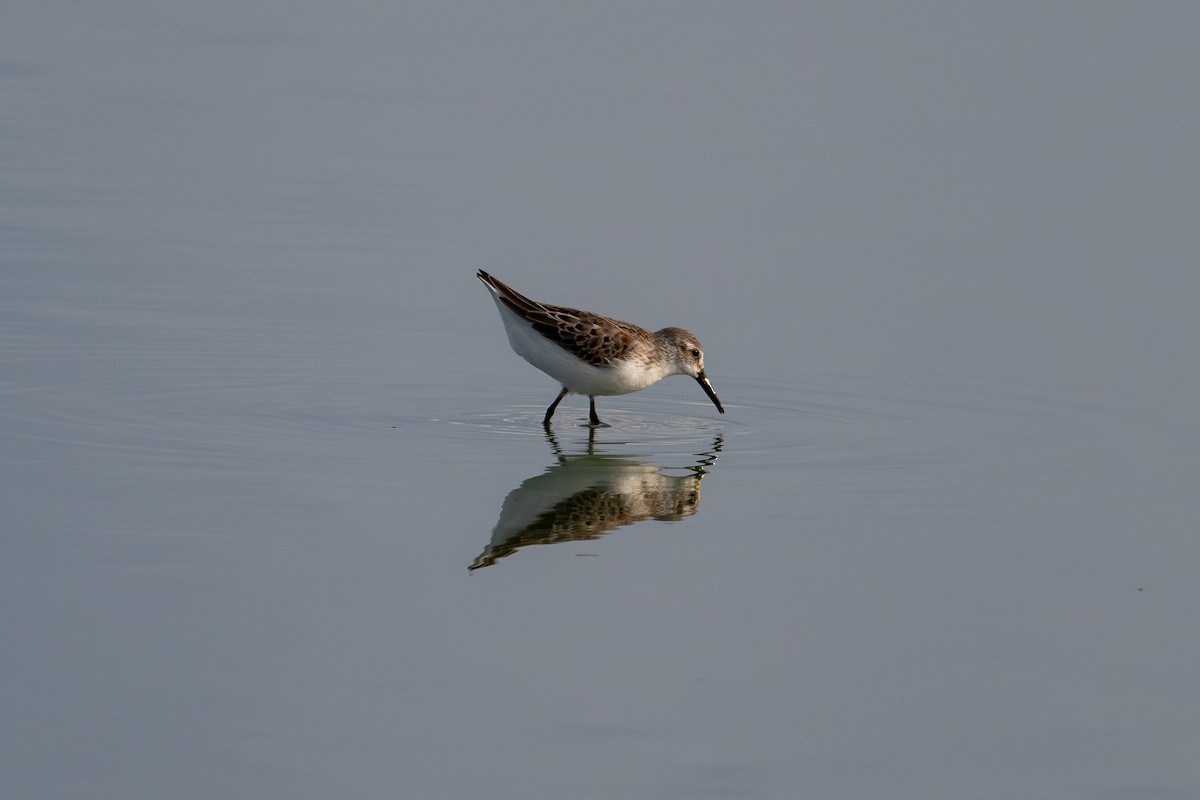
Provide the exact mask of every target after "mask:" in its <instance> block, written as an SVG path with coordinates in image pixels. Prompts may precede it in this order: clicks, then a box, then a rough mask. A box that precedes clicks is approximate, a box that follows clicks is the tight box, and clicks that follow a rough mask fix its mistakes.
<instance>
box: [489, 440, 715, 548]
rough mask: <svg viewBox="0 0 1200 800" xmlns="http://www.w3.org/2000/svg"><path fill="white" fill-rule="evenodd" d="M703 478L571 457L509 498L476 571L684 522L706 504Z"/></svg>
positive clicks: (611, 460)
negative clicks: (568, 544)
mask: <svg viewBox="0 0 1200 800" xmlns="http://www.w3.org/2000/svg"><path fill="white" fill-rule="evenodd" d="M700 477H701V475H700V474H698V473H689V474H687V475H681V476H674V475H664V474H662V473H661V472H660V471H659V468H658V467H654V466H650V465H648V464H642V463H638V462H635V461H629V460H627V459H620V458H612V457H600V456H593V457H586V458H568V459H565V460H563V461H562V463H559V464H557V465H555V466H554V467H551V468H550V469H549V470H547V471H546V472H545V473H544V474H542V475H537V476H535V477H532V478H530V479H529V480H527V481H525V482H524V483H522V484H521V485H520V486H518V487H517V488H516V489H514V490H513V491H512V492H510V493H509V495H508V497H506V498H505V499H504V506H503V507H502V508H501V510H500V519H499V521H498V522H497V523H496V527H495V528H494V529H493V530H492V541H491V543H490V544H489V545H488V546H487V547H486V548H484V550H483V552H482V553H481V554H480V555H479V557H478V558H476V559H475V561H474V563H472V564H471V566H470V569H478V568H480V567H486V566H490V565H492V564H494V563H496V561H497V560H499V559H501V558H503V557H504V556H507V555H510V554H511V553H513V552H514V551H516V550H517V549H518V548H520V547H524V546H526V545H530V544H552V543H554V542H565V541H578V540H583V539H597V538H599V537H600V536H602V535H603V534H605V533H607V532H608V531H611V530H613V529H615V528H619V527H621V526H623V525H632V524H633V523H635V522H640V521H642V520H644V519H657V520H667V521H673V520H680V519H683V518H684V517H686V516H690V515H692V514H694V513H696V508H697V506H698V505H699V503H700Z"/></svg>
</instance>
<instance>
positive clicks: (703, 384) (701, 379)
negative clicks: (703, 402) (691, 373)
mask: <svg viewBox="0 0 1200 800" xmlns="http://www.w3.org/2000/svg"><path fill="white" fill-rule="evenodd" d="M696 383H698V384H700V388H701V389H703V390H704V393H705V394H706V395H708V399H709V400H712V401H713V405H714V406H716V407H717V411H720V412H721V413H722V414H724V413H725V409H724V407H723V406H722V405H721V398H719V397H717V393H716V392H714V391H713V388H712V384H711V383H709V382H708V376H707V375H705V374H704V370H701V371H700V374H699V375H697V376H696Z"/></svg>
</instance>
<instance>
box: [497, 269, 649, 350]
mask: <svg viewBox="0 0 1200 800" xmlns="http://www.w3.org/2000/svg"><path fill="white" fill-rule="evenodd" d="M479 279H480V280H481V281H483V282H484V283H486V284H487V285H488V286H489V287H491V288H492V289H493V290H494V291H495V292H496V296H497V297H499V298H500V302H502V303H504V305H506V306H507V307H508V308H510V309H512V310H513V311H514V312H515V313H516V314H517V315H519V316H520V317H521V318H522V319H524V320H525V321H527V322H528V323H529V324H530V325H532V326H533V329H534V330H535V331H537V332H538V333H540V334H541V335H542V336H545V337H546V338H547V339H549V340H550V341H552V342H554V343H556V344H558V345H560V346H561V347H562V348H563V349H565V350H567V351H569V352H570V353H572V354H573V355H575V356H577V357H579V358H580V359H582V360H584V361H586V362H587V363H589V364H591V365H592V366H595V367H604V366H608V365H609V364H610V363H612V361H613V360H614V359H619V358H621V356H622V355H624V354H625V353H626V352H628V351H629V349H630V348H631V347H633V346H634V343H635V342H636V341H637V339H639V338H646V337H648V336H649V333H648V332H647V331H645V330H643V329H642V328H640V327H638V326H637V325H634V324H633V323H631V322H622V321H621V320H616V319H610V318H609V317H604V316H601V315H600V314H593V313H592V312H590V311H582V310H580V309H577V308H566V307H563V306H552V305H548V304H546V303H539V302H537V301H534V300H530V299H529V298H528V297H526V296H525V295H523V294H521V293H520V292H518V291H517V290H516V289H513V288H512V287H510V286H508V285H507V284H505V283H504V282H503V281H499V280H497V279H496V278H493V277H492V276H491V275H489V274H487V273H486V272H484V271H483V270H480V271H479Z"/></svg>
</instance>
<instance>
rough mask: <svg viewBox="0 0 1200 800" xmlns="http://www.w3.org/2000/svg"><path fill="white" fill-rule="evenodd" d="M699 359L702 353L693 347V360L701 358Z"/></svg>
mask: <svg viewBox="0 0 1200 800" xmlns="http://www.w3.org/2000/svg"><path fill="white" fill-rule="evenodd" d="M699 357H700V351H699V350H697V349H696V348H694V347H693V348H692V358H699Z"/></svg>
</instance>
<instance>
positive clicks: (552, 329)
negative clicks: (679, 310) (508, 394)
mask: <svg viewBox="0 0 1200 800" xmlns="http://www.w3.org/2000/svg"><path fill="white" fill-rule="evenodd" d="M478 278H479V280H481V281H483V285H484V286H486V287H487V288H488V289H489V290H490V291H491V293H492V298H493V299H494V300H495V301H496V307H497V308H498V309H500V319H501V320H503V321H504V330H505V331H506V332H507V333H508V342H509V344H511V345H512V349H513V350H515V351H516V353H517V355H519V356H520V357H521V358H523V359H525V360H526V361H528V362H529V363H530V364H533V365H534V366H535V367H537V368H538V369H540V370H541V371H542V372H544V373H546V374H547V375H549V376H550V377H551V378H554V379H555V380H556V381H558V382H559V383H561V384H562V391H561V392H559V393H558V397H556V398H554V402H553V403H551V404H550V407H549V408H547V409H546V416H545V418H544V419H543V420H542V424H543V425H545V426H547V427H549V426H550V418H551V417H553V416H554V409H556V408H558V404H559V403H560V402H562V399H563V398H564V397H566V396H567V395H568V394H570V393H572V392H574V393H576V394H586V395H587V396H588V401H589V408H588V411H589V416H588V420H589V422H590V423H591V424H592V425H600V424H601V422H600V417H598V416H596V397H597V396H599V395H614V394H628V393H629V392H637V391H641V390H642V389H645V388H646V387H647V386H651V385H653V384H656V383H658V382H659V381H661V380H662V379H663V378H666V377H667V376H669V375H688V376H690V377H692V378H695V379H696V382H697V383H699V384H700V386H701V388H703V389H704V393H705V394H707V395H708V398H709V399H710V400H712V401H713V405H715V406H716V407H717V411H720V412H721V413H722V414H724V413H725V409H724V408H723V407H722V406H721V401H720V400H719V399H718V398H717V393H716V392H715V391H713V388H712V384H711V383H709V382H708V376H707V375H705V374H704V351H703V350H702V349H701V348H700V342H698V341H697V340H696V337H695V336H693V335H692V334H690V333H688V332H687V331H685V330H684V329H683V328H663V329H662V330H661V331H655V332H653V333H651V332H650V331H648V330H646V329H645V328H640V327H638V326H637V325H634V324H632V323H629V322H622V321H621V320H619V319H613V318H611V317H605V316H603V315H601V314H593V313H591V312H590V311H580V310H579V309H576V308H563V307H562V306H552V305H547V304H546V303H538V302H536V301H534V300H530V299H529V298H528V297H526V296H525V295H523V294H521V293H519V292H517V291H515V290H514V289H512V288H510V287H508V286H506V285H505V284H503V283H501V282H500V281H498V280H496V279H495V278H493V277H492V276H491V275H489V274H487V273H486V272H484V271H483V270H479V273H478Z"/></svg>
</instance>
